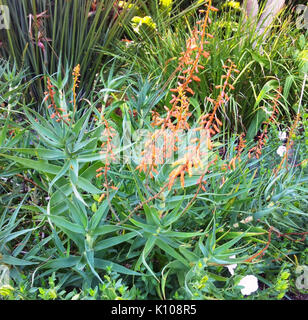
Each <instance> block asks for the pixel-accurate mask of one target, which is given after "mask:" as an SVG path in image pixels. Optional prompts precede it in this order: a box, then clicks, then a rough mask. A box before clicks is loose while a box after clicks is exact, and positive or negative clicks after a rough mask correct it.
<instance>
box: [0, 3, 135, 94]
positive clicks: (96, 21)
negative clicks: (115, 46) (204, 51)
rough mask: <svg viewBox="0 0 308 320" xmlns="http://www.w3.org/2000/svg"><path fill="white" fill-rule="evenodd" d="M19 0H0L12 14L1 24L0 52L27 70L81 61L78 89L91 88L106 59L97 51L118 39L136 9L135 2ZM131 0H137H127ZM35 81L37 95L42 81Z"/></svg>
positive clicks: (34, 72) (35, 71)
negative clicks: (7, 24) (6, 23)
mask: <svg viewBox="0 0 308 320" xmlns="http://www.w3.org/2000/svg"><path fill="white" fill-rule="evenodd" d="M93 3H94V1H55V2H52V1H48V0H44V1H19V0H12V1H11V0H10V1H7V0H3V1H1V4H3V5H7V6H8V7H9V10H10V15H11V26H10V28H9V29H8V30H5V29H3V30H0V34H1V46H0V55H1V56H2V57H4V58H7V59H9V60H11V61H12V62H15V63H16V65H17V67H18V68H21V67H26V68H28V73H29V75H30V76H33V75H35V76H38V75H40V74H44V73H49V74H53V73H55V72H57V70H58V68H59V66H60V70H61V71H62V76H63V77H64V74H65V69H66V67H68V68H69V69H71V68H73V67H74V66H76V65H77V64H80V70H81V74H82V77H81V79H80V81H81V87H82V91H83V92H85V93H89V92H90V91H91V89H92V85H93V82H94V80H95V76H96V74H97V72H98V71H99V68H100V67H101V64H102V62H103V61H104V59H105V55H104V53H98V52H96V51H95V47H96V46H97V45H98V44H99V45H101V46H103V47H104V49H107V48H109V47H110V45H111V44H112V43H114V42H115V41H117V40H119V39H120V37H121V34H122V33H123V28H122V25H123V24H125V23H127V21H129V20H130V18H131V17H132V16H133V14H134V6H133V7H132V8H131V9H129V8H128V6H127V7H125V8H119V7H118V5H117V3H116V2H115V1H113V0H108V1H95V6H93ZM128 3H129V4H130V3H131V4H134V3H136V1H128ZM35 84H36V85H35V87H33V91H34V94H35V95H36V99H37V100H38V98H39V96H41V95H42V93H43V90H44V89H43V88H44V85H43V83H42V82H41V81H40V79H37V81H36V82H35Z"/></svg>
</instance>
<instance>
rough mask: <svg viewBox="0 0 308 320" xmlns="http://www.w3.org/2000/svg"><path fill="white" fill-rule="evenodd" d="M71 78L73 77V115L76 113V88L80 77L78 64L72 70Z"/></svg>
mask: <svg viewBox="0 0 308 320" xmlns="http://www.w3.org/2000/svg"><path fill="white" fill-rule="evenodd" d="M73 76H74V84H73V104H74V113H75V112H76V88H78V83H79V77H80V64H77V66H76V67H75V68H74V70H73Z"/></svg>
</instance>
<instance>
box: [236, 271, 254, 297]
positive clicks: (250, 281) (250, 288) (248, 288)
mask: <svg viewBox="0 0 308 320" xmlns="http://www.w3.org/2000/svg"><path fill="white" fill-rule="evenodd" d="M238 285H239V286H243V287H244V288H243V289H241V292H242V294H243V295H246V296H249V295H250V294H251V293H252V292H255V291H257V290H258V288H259V286H258V279H257V278H256V277H255V276H253V275H248V276H246V277H244V278H243V279H242V280H241V281H240V282H239V284H238Z"/></svg>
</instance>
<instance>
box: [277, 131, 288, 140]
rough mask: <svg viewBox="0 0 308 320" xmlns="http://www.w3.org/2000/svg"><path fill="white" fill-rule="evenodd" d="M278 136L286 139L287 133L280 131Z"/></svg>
mask: <svg viewBox="0 0 308 320" xmlns="http://www.w3.org/2000/svg"><path fill="white" fill-rule="evenodd" d="M278 138H279V139H280V140H281V141H284V140H286V139H287V133H286V132H285V131H279V133H278Z"/></svg>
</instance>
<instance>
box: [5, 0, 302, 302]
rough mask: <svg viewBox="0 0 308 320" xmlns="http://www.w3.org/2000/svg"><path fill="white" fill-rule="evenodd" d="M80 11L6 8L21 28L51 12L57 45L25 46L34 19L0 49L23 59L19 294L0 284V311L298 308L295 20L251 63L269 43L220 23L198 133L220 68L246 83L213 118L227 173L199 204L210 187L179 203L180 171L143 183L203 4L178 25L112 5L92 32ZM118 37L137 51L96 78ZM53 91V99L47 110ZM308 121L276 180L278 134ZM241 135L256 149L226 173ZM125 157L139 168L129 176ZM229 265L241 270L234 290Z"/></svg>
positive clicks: (16, 135)
mask: <svg viewBox="0 0 308 320" xmlns="http://www.w3.org/2000/svg"><path fill="white" fill-rule="evenodd" d="M80 3H82V4H83V2H82V1H81V2H77V1H76V2H67V3H64V2H63V3H60V2H58V1H55V2H54V3H53V4H52V5H51V4H50V2H49V1H47V0H46V1H41V2H39V3H38V2H35V1H32V2H29V3H28V4H26V3H24V2H17V1H12V3H11V4H10V6H14V8H15V9H16V12H13V16H12V17H13V19H15V18H16V17H17V16H16V17H15V15H16V14H18V13H21V12H23V13H25V12H27V14H28V13H31V12H32V13H34V12H37V13H41V12H43V11H44V10H45V9H46V10H49V14H50V16H49V18H44V19H45V20H46V21H45V23H46V30H47V32H48V34H47V36H48V37H51V36H49V34H51V35H52V41H50V42H49V44H48V43H47V42H48V41H45V42H44V43H43V44H44V45H45V49H44V50H45V51H42V49H41V48H40V47H38V46H37V44H36V43H32V42H31V41H30V42H29V39H28V40H27V39H26V38H25V37H21V35H20V32H23V33H24V34H27V30H28V22H29V20H28V18H27V19H24V21H22V24H21V26H20V28H18V27H17V26H16V25H14V27H13V28H12V30H10V31H8V32H7V33H6V37H7V40H9V43H8V44H6V46H5V47H4V48H2V53H4V52H5V54H7V53H8V52H12V54H13V55H15V59H16V61H15V62H16V64H9V63H8V62H5V61H1V63H0V123H1V126H0V266H1V265H5V266H8V268H9V275H10V282H9V284H4V285H3V284H2V283H1V281H0V299H7V300H28V299H29V300H33V299H43V300H136V299H201V300H203V299H234V300H235V299H252V300H254V299H256V300H260V299H275V300H277V299H291V297H290V294H293V293H298V290H297V288H296V285H295V281H296V277H297V274H296V267H298V266H301V265H306V264H307V248H306V247H307V237H306V235H307V234H306V232H307V225H308V214H307V212H308V196H307V195H308V179H307V159H306V157H307V113H305V112H302V110H305V108H306V105H307V90H306V87H305V82H304V84H303V78H305V77H306V75H305V74H306V63H305V60H306V56H305V54H306V51H307V50H306V49H307V48H306V47H307V45H306V40H305V37H304V36H303V35H301V32H300V31H298V30H291V26H292V24H291V23H290V20H288V19H289V17H288V15H287V13H285V17H286V20H285V22H283V23H282V25H281V26H280V28H278V27H277V28H276V27H275V29H274V31H273V33H272V34H271V35H270V37H269V39H268V42H267V43H266V44H262V47H263V54H261V53H260V52H259V47H257V48H256V49H253V48H252V44H253V43H254V41H255V40H258V39H255V38H253V37H252V36H251V33H247V34H246V33H243V28H244V25H243V24H242V20H241V19H242V18H241V17H240V15H239V14H238V11H235V9H236V8H230V6H225V7H224V8H225V9H224V10H223V11H222V12H221V13H220V15H219V16H216V15H212V16H211V19H212V24H211V25H210V32H211V33H212V34H213V35H214V38H213V39H211V41H210V43H209V44H208V46H209V51H210V52H211V58H210V59H209V60H203V61H202V63H204V66H205V69H204V70H203V71H202V72H200V79H201V82H200V84H197V83H196V84H194V90H195V92H196V95H195V96H194V97H193V98H191V100H190V102H191V112H192V117H191V119H190V123H191V126H192V128H194V122H195V121H196V120H197V119H199V118H200V116H201V115H203V114H205V113H206V112H207V111H209V108H210V105H209V103H207V102H205V100H206V98H207V97H212V98H216V97H217V94H218V91H216V89H215V85H217V84H220V82H221V80H220V79H221V75H222V74H223V70H222V68H221V67H222V65H223V61H225V60H226V59H227V58H232V59H233V60H234V62H235V63H236V64H237V65H238V68H239V69H240V71H241V72H240V73H239V74H238V75H237V77H236V78H234V79H233V80H234V86H235V90H234V93H233V95H232V97H231V99H230V101H229V104H228V105H227V106H226V108H225V110H222V109H221V110H220V114H218V116H219V118H221V119H222V120H223V130H222V132H221V134H220V135H218V138H217V140H215V141H214V147H213V149H212V150H211V151H210V152H209V155H210V156H209V159H210V160H211V159H214V158H216V159H217V160H216V162H215V163H213V165H212V166H211V170H210V171H209V172H207V174H206V175H205V177H204V179H205V180H207V185H206V189H201V190H198V185H199V184H198V180H199V178H200V175H193V176H191V177H187V178H186V177H185V185H184V187H182V185H181V183H180V182H179V181H176V182H175V184H174V185H173V187H172V188H171V189H170V190H169V189H168V188H166V183H168V180H169V175H170V173H171V172H172V170H173V169H174V167H172V165H171V164H164V165H162V166H161V167H160V168H159V172H158V174H157V175H156V176H155V177H154V179H150V176H148V175H147V174H144V173H143V172H140V171H139V170H136V169H137V166H138V164H139V163H138V161H139V160H140V156H139V154H140V152H141V151H142V146H140V145H141V144H142V130H144V129H147V130H149V131H150V132H153V131H154V129H153V127H152V126H151V115H152V112H153V111H159V112H161V110H163V106H168V105H169V100H170V91H169V89H170V88H171V87H173V86H174V85H175V83H176V81H177V78H176V77H177V74H175V73H173V72H174V70H175V69H176V67H177V64H178V62H177V58H178V57H179V55H180V52H182V51H183V49H185V42H186V40H187V38H188V36H189V33H190V32H191V28H192V26H193V24H194V23H195V21H196V19H197V17H196V14H197V13H196V11H194V10H195V9H196V7H197V6H198V4H197V3H194V4H193V5H192V6H190V7H188V8H186V10H184V11H183V12H179V9H180V8H181V6H185V5H187V3H186V4H185V3H184V2H175V1H155V2H154V1H153V2H152V1H151V3H147V2H146V1H142V2H138V4H139V6H138V7H134V6H132V5H131V4H132V3H130V2H128V3H122V5H123V8H122V9H123V10H124V11H122V13H121V14H120V16H119V17H118V18H117V19H116V20H115V21H113V22H111V21H110V19H109V18H110V17H109V15H110V13H111V12H113V11H112V10H114V9H113V8H112V5H111V4H112V3H113V2H112V1H111V2H109V1H107V2H106V1H105V2H104V3H105V5H106V8H105V10H99V9H98V10H97V12H96V13H93V15H91V16H90V17H88V13H89V11H90V10H91V7H90V5H91V3H90V2H86V8H84V7H82V10H79V9H80V8H79V7H77V4H80ZM102 3H103V2H102ZM133 3H135V2H133ZM84 4H85V3H84ZM34 5H36V7H35V6H34ZM101 5H102V4H101V3H100V4H99V6H101ZM61 8H62V9H63V10H64V11H63V12H64V13H62V15H63V19H62V18H61V19H60V9H61ZM135 14H136V15H135ZM133 16H137V17H139V20H138V19H137V20H138V21H136V18H135V22H138V23H139V22H140V21H141V22H142V21H143V22H150V23H145V24H146V25H147V27H146V28H143V27H145V26H143V27H141V26H140V28H139V30H138V32H135V31H134V30H133V29H132V28H131V27H132V25H131V24H130V25H128V24H126V25H125V26H124V22H126V23H127V21H131V18H132V17H133ZM68 17H70V19H71V20H69V18H68ZM145 17H150V18H149V19H148V18H147V19H145ZM100 18H101V19H100ZM16 19H17V18H16ZM16 19H15V20H16ZM126 19H127V20H126ZM69 21H73V23H72V24H70V23H69ZM65 26H67V27H68V29H67V28H66V29H65V28H64V27H65ZM109 27H110V28H109ZM122 27H125V31H126V35H125V36H127V37H128V38H130V39H132V41H133V42H121V43H117V45H118V47H119V48H118V49H117V50H115V49H113V50H112V52H111V54H112V55H113V56H114V57H115V58H114V60H113V61H112V62H111V63H107V64H104V65H103V66H102V67H101V62H102V61H103V58H104V55H105V54H106V51H107V48H110V47H109V44H110V43H111V42H110V41H111V38H112V36H115V35H118V36H120V34H121V32H120V30H122ZM63 28H64V29H63ZM148 28H149V29H151V30H148ZM141 29H142V30H143V31H141ZM69 31H70V32H71V33H68V32H69ZM184 31H185V32H184ZM118 32H119V33H118ZM175 34H176V35H177V36H176V37H175V36H174V35H175ZM285 34H288V35H289V36H288V37H285ZM58 35H60V37H59V36H58ZM70 35H71V37H70ZM37 36H38V35H37ZM69 37H70V38H69ZM61 39H62V40H61ZM69 39H70V40H69ZM27 42H28V44H27ZM98 44H99V45H100V48H99V49H98V50H99V53H97V52H96V53H95V52H94V50H93V49H94V48H95V47H96V46H97V45H98ZM260 45H261V43H260ZM51 47H52V48H53V49H55V51H53V50H52V49H51ZM13 48H14V51H13ZM10 50H11V51H10ZM43 53H44V54H43ZM55 53H57V55H56V54H55ZM109 53H110V52H109ZM58 57H59V59H58ZM80 60H82V61H83V62H82V61H80ZM61 61H62V63H61ZM44 62H47V66H45V65H44ZM66 62H67V65H66ZM77 63H81V68H82V69H81V76H82V80H81V82H80V87H79V89H78V92H79V94H78V95H77V99H76V108H75V106H74V103H72V101H73V100H74V92H73V90H75V89H76V86H75V84H76V83H75V84H74V81H73V79H72V76H71V73H72V67H73V66H74V65H75V64H77ZM22 67H25V71H22V70H23V68H22ZM29 74H32V75H35V76H36V77H39V76H40V75H41V74H43V75H44V76H43V77H42V79H41V80H39V82H37V83H39V85H40V86H41V87H37V88H38V89H37V92H36V93H37V97H38V99H37V101H36V104H40V107H39V108H37V110H34V108H33V104H29V103H28V101H34V99H32V98H33V96H32V97H31V95H32V94H33V91H31V90H29V85H30V84H32V83H33V81H35V80H37V79H35V78H33V79H32V81H30V82H29V81H27V80H25V79H26V75H29ZM47 78H49V79H50V81H51V85H52V86H53V91H54V95H53V99H54V104H55V105H56V107H57V108H61V109H63V114H64V113H65V114H67V115H68V119H69V120H68V119H67V120H66V121H63V120H61V118H59V117H57V116H54V114H55V109H54V106H50V107H49V108H48V105H50V101H49V100H50V90H51V88H50V87H49V90H48V88H47V87H48V85H47V83H48V82H47ZM93 84H94V86H93ZM92 86H93V91H91V88H92ZM278 87H282V88H283V98H282V99H281V100H280V103H279V105H278V109H279V117H278V118H277V120H276V121H277V122H276V123H274V124H273V123H271V124H270V125H269V127H268V132H267V136H268V137H267V139H266V140H265V145H264V146H263V149H262V154H261V155H260V157H259V158H256V157H251V156H249V149H250V148H251V147H252V146H254V145H255V142H254V137H255V135H256V133H257V132H258V131H259V130H262V128H261V125H262V122H264V121H265V120H267V119H268V117H269V116H268V112H267V111H268V110H267V108H268V107H270V106H271V104H272V103H273V98H274V97H275V94H276V92H277V89H278ZM43 91H49V100H48V98H47V97H46V95H43V94H42V92H43ZM90 91H91V92H90ZM85 92H86V94H85V95H84V93H85ZM301 95H302V96H301ZM30 97H31V98H30ZM31 99H32V100H31ZM298 105H300V106H301V108H300V112H301V113H302V117H301V118H300V119H299V122H298V126H297V128H296V130H295V131H294V136H292V137H291V138H292V141H293V143H292V148H291V150H290V154H289V156H288V159H287V160H288V167H286V166H285V164H284V165H283V166H282V167H281V170H280V171H279V172H277V171H275V169H276V168H277V166H278V165H279V163H280V161H281V157H280V156H279V155H278V154H277V152H276V151H277V149H278V147H280V146H281V145H283V142H282V141H281V140H280V139H279V131H280V132H281V131H288V127H289V124H290V121H291V119H293V117H294V113H295V112H297V109H298ZM106 128H113V129H114V130H115V131H116V132H117V133H119V135H118V136H117V137H116V138H115V140H114V141H113V142H115V143H116V146H115V147H113V148H112V152H113V154H114V155H115V156H116V157H117V160H118V161H114V162H111V163H110V165H109V166H108V169H106V171H105V172H104V171H101V168H102V167H103V168H105V164H106V162H107V160H108V156H110V154H109V155H108V153H106V152H102V151H103V150H104V149H103V144H104V143H106V141H107V140H108V137H107V135H106ZM242 130H244V131H247V142H246V144H247V147H245V148H244V150H243V151H242V153H241V161H237V163H236V166H234V167H231V168H228V169H227V170H223V165H224V164H225V163H226V159H232V158H233V157H234V156H236V155H237V151H238V150H237V149H236V147H237V146H238V141H239V135H238V133H239V132H241V131H242ZM127 132H129V133H130V135H131V138H132V139H131V140H129V141H128V140H127V139H125V138H126V137H125V134H126V133H127ZM130 149H133V153H132V157H131V159H130V160H131V161H130V162H127V161H124V160H127V151H128V150H130ZM100 171H101V172H102V174H101V175H100V174H99V175H98V176H96V175H97V174H98V172H100ZM197 190H198V191H197ZM102 194H103V196H102ZM270 236H271V238H270V239H269V237H270ZM230 265H236V266H235V267H234V274H231V273H230V269H229V268H228V267H230ZM246 275H254V276H256V277H257V279H258V286H259V288H258V290H257V291H255V292H254V293H252V294H251V295H249V296H244V295H243V294H242V292H241V287H240V286H239V282H240V280H241V279H242V278H243V277H244V276H246ZM0 276H1V274H0Z"/></svg>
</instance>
